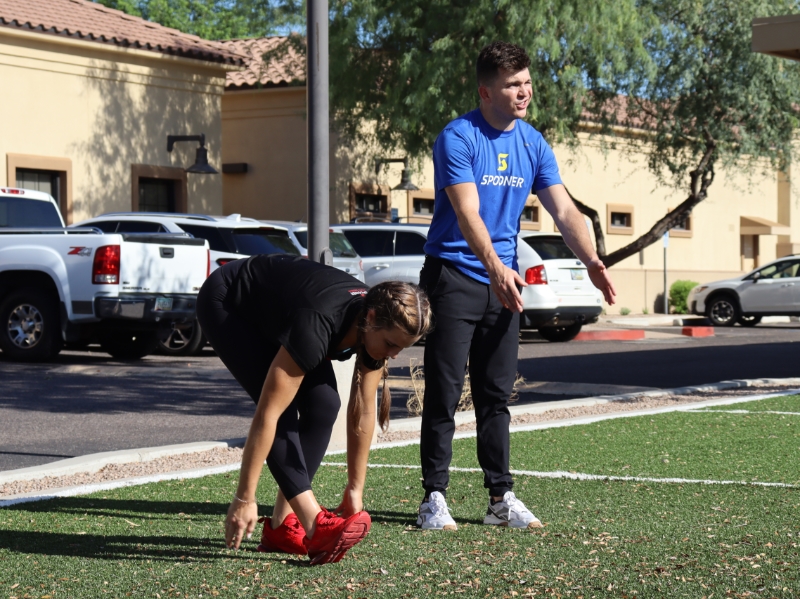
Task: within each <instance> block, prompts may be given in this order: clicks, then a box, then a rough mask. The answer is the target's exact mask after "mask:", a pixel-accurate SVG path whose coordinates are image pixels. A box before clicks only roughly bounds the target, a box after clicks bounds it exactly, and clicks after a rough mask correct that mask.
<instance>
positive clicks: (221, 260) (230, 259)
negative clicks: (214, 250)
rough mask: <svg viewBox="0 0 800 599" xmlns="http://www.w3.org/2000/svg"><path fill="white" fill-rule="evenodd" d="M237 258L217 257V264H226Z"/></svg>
mask: <svg viewBox="0 0 800 599" xmlns="http://www.w3.org/2000/svg"><path fill="white" fill-rule="evenodd" d="M235 259H236V258H217V266H225V265H226V264H227V263H228V262H233V261H234V260H235Z"/></svg>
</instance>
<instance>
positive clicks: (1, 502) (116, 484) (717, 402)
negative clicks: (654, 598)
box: [0, 388, 800, 508]
mask: <svg viewBox="0 0 800 599" xmlns="http://www.w3.org/2000/svg"><path fill="white" fill-rule="evenodd" d="M798 393H800V388H798V389H786V390H783V391H777V392H774V393H764V394H762V395H750V396H740V397H731V398H720V399H710V400H705V401H701V402H697V403H695V404H692V405H691V406H686V405H685V404H684V405H680V406H662V407H659V408H652V409H648V410H635V411H631V412H616V413H615V412H612V413H609V414H599V415H595V416H585V417H579V418H572V419H569V420H560V421H559V420H551V421H546V422H538V423H534V424H523V425H518V426H512V427H510V431H511V432H512V433H515V432H523V431H534V430H543V429H548V428H560V427H568V426H575V425H579V424H591V423H594V422H600V421H603V420H613V419H616V418H632V417H635V416H649V415H653V414H663V413H666V412H679V411H680V412H685V411H699V409H700V408H704V407H712V406H727V405H732V404H737V403H744V402H748V401H757V400H759V399H768V398H772V397H782V396H784V395H795V394H798ZM476 435H477V433H476V432H475V431H463V432H459V433H456V434H455V435H454V437H453V438H454V439H467V438H469V437H475V436H476ZM417 444H419V439H418V438H417V439H408V440H404V441H391V442H387V443H378V444H377V445H375V446H373V447H372V448H371V450H376V449H388V448H391V447H404V446H407V445H417ZM344 453H347V451H346V450H335V451H329V452H327V453H326V454H325V455H337V454H344ZM322 465H325V463H323V464H322ZM370 466H371V467H373V468H379V467H382V466H381V465H380V464H373V465H370ZM396 467H398V468H420V467H419V466H396ZM239 468H240V464H226V465H223V466H216V467H213V468H199V469H197V470H187V471H183V472H170V473H165V474H154V475H150V476H141V477H136V478H128V479H122V480H114V481H109V482H107V483H98V484H94V485H80V486H76V487H66V488H62V489H53V490H52V491H49V492H48V491H39V492H33V493H30V494H26V495H24V496H17V497H14V498H12V499H0V508H2V507H8V506H11V505H16V504H19V503H28V502H31V501H44V500H46V499H54V498H56V497H74V496H76V495H88V494H89V493H95V492H97V491H110V490H112V489H119V488H121V487H132V486H135V485H144V484H148V483H155V482H160V481H164V480H181V479H185V478H200V477H203V476H207V475H210V474H220V473H224V472H230V471H232V470H238V469H239ZM467 471H471V470H467ZM526 472H527V471H524V470H512V474H516V473H518V474H520V475H522V476H526V475H527V476H536V474H527V473H526ZM542 474H543V476H542V477H543V478H544V477H545V476H544V475H546V474H550V475H552V474H553V473H542ZM563 474H564V476H550V478H571V477H575V478H576V480H590V479H579V478H577V477H578V475H575V474H573V473H571V472H565V473H563ZM581 476H587V477H589V476H597V480H630V481H633V480H640V479H636V478H634V477H623V476H616V477H613V476H600V475H590V474H587V475H581ZM641 480H642V481H655V482H687V483H689V482H697V483H705V484H734V485H756V486H777V487H788V488H795V487H797V488H800V487H798V486H797V485H787V484H784V483H748V482H746V481H744V482H742V481H690V480H687V481H683V480H682V479H644V478H643V479H641Z"/></svg>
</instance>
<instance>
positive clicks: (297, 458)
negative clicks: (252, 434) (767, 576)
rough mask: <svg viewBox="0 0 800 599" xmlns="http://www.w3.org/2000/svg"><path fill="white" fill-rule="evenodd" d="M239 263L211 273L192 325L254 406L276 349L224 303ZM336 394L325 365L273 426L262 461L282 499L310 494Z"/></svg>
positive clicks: (337, 402)
mask: <svg viewBox="0 0 800 599" xmlns="http://www.w3.org/2000/svg"><path fill="white" fill-rule="evenodd" d="M242 263H244V260H237V261H236V262H230V263H228V264H227V265H225V266H223V267H222V268H218V269H217V270H215V271H214V272H213V273H212V274H211V276H210V277H209V278H208V279H207V280H206V282H205V284H204V285H203V287H202V289H201V290H200V294H199V296H198V298H197V319H198V321H199V322H200V328H201V329H202V330H203V334H204V335H205V336H206V339H208V342H209V343H210V344H211V346H212V347H213V348H214V351H216V352H217V355H218V356H219V358H220V360H222V362H223V363H224V364H225V366H227V368H228V370H230V371H231V374H233V376H234V377H235V378H236V380H237V381H239V384H240V385H241V386H242V387H244V390H245V391H246V392H247V394H248V395H250V397H252V398H253V401H254V402H256V403H258V399H259V397H260V396H261V389H262V387H263V386H264V381H265V380H266V378H267V372H268V371H269V367H270V365H271V364H272V360H273V359H275V356H276V355H277V353H278V350H279V349H280V345H279V344H278V343H277V341H275V340H270V339H267V338H265V337H264V336H263V335H262V334H260V333H259V332H258V330H257V329H256V327H255V326H254V324H253V323H252V322H249V321H247V320H245V319H244V318H242V317H240V316H239V315H238V314H237V313H236V312H235V311H234V310H233V307H232V306H231V305H230V304H229V302H227V301H226V297H227V295H228V288H229V287H230V284H231V281H232V280H233V278H234V276H235V274H236V272H237V270H238V268H239V267H240V266H241V264H242ZM340 405H341V400H340V399H339V392H338V391H337V388H336V377H335V376H334V373H333V367H332V366H331V363H330V362H329V361H327V360H325V361H324V362H323V363H322V364H320V365H319V366H318V367H317V368H315V369H314V370H312V371H311V372H309V373H308V374H306V376H305V378H304V379H303V382H302V384H301V385H300V389H299V390H298V392H297V395H296V396H295V398H294V401H293V402H292V403H291V405H290V406H289V407H288V408H287V409H286V411H285V412H284V413H283V415H282V416H281V417H280V419H279V420H278V426H277V430H276V431H275V441H274V443H273V444H272V450H271V451H270V453H269V456H268V457H267V465H268V466H269V469H270V472H271V473H272V476H273V477H274V478H275V481H276V482H277V483H278V487H280V489H281V491H283V494H284V496H285V497H286V499H292V498H293V497H296V496H297V495H299V494H300V493H303V492H304V491H308V490H310V489H311V481H312V479H313V478H314V474H315V473H316V472H317V469H318V468H319V465H320V463H321V462H322V458H323V456H324V455H325V451H326V450H327V448H328V443H329V442H330V439H331V431H332V430H333V423H334V422H335V421H336V416H337V415H338V413H339V406H340Z"/></svg>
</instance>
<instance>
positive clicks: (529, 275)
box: [525, 264, 547, 285]
mask: <svg viewBox="0 0 800 599" xmlns="http://www.w3.org/2000/svg"><path fill="white" fill-rule="evenodd" d="M525 282H526V283H527V284H528V285H547V273H546V272H545V271H544V264H540V265H539V266H533V267H531V268H529V269H528V270H526V271H525Z"/></svg>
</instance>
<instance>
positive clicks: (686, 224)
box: [668, 208, 692, 237]
mask: <svg viewBox="0 0 800 599" xmlns="http://www.w3.org/2000/svg"><path fill="white" fill-rule="evenodd" d="M668 212H672V208H670V209H669V210H668ZM669 236H670V237H691V236H692V215H691V214H687V215H686V216H684V217H683V218H682V219H681V220H680V222H678V224H676V225H675V226H674V227H672V228H671V229H670V230H669Z"/></svg>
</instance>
